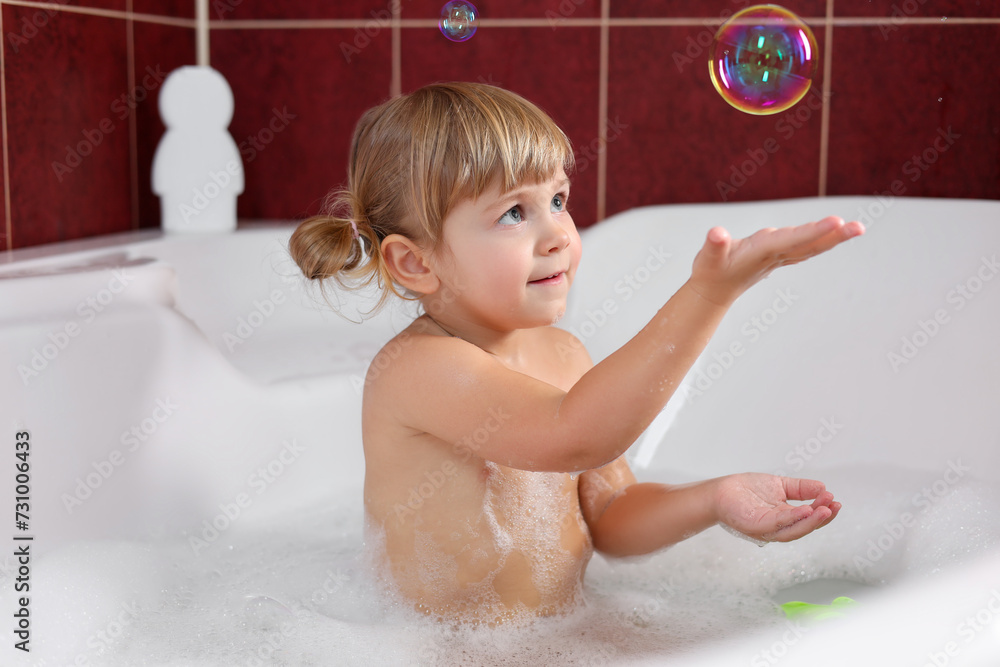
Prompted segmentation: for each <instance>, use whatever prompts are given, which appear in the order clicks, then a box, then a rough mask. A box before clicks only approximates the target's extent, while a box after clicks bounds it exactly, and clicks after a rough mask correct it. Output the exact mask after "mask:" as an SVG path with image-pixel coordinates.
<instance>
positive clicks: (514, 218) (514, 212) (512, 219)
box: [497, 206, 524, 225]
mask: <svg viewBox="0 0 1000 667" xmlns="http://www.w3.org/2000/svg"><path fill="white" fill-rule="evenodd" d="M523 220H524V218H522V217H521V209H519V208H518V207H516V206H515V207H513V208H512V209H510V210H509V211H507V212H506V213H504V214H503V215H501V216H500V219H499V220H497V222H498V223H499V224H501V225H516V224H517V223H519V222H522V221H523Z"/></svg>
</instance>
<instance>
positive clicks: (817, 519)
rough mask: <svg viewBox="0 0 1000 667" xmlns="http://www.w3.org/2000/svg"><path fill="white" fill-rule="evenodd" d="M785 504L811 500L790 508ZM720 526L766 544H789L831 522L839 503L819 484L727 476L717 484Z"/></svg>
mask: <svg viewBox="0 0 1000 667" xmlns="http://www.w3.org/2000/svg"><path fill="white" fill-rule="evenodd" d="M789 500H812V501H813V502H812V504H810V505H790V504H789V503H788V501H789ZM716 508H717V513H718V519H719V522H720V523H724V524H725V525H727V526H729V527H730V528H732V529H734V530H736V531H739V532H740V533H743V534H744V535H746V536H748V537H752V538H754V539H756V540H764V541H766V542H790V541H792V540H797V539H799V538H800V537H803V536H804V535H808V534H809V533H811V532H812V531H814V530H816V529H817V528H822V527H823V526H825V525H826V524H828V523H830V522H831V521H833V519H834V518H835V517H836V516H837V513H838V512H839V511H840V503H838V502H834V500H833V494H832V493H830V492H829V491H827V490H826V487H825V486H824V484H823V483H822V482H817V481H816V480H813V479H796V478H792V477H777V476H775V475H766V474H763V473H744V474H740V475H729V476H727V477H721V478H719V480H718V489H717V493H716Z"/></svg>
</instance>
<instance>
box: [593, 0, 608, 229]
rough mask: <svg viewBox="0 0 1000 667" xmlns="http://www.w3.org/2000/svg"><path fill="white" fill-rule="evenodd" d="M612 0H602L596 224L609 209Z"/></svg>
mask: <svg viewBox="0 0 1000 667" xmlns="http://www.w3.org/2000/svg"><path fill="white" fill-rule="evenodd" d="M610 15H611V0H601V28H600V30H601V53H600V56H599V59H600V64H599V65H598V67H599V68H600V70H599V72H598V83H597V140H598V143H599V144H600V147H601V151H600V153H598V154H597V217H596V219H595V220H594V224H597V223H598V222H600V221H601V220H603V219H604V213H605V211H606V210H607V194H608V189H607V184H608V177H607V175H608V151H607V150H606V149H607V145H608V142H607V139H608V137H607V133H608V129H607V128H608V37H609V35H608V31H609V25H608V18H609V17H610Z"/></svg>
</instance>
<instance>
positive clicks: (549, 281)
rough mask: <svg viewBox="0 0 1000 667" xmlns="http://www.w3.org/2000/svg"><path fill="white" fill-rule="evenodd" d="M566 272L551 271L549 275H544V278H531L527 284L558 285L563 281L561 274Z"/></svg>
mask: <svg viewBox="0 0 1000 667" xmlns="http://www.w3.org/2000/svg"><path fill="white" fill-rule="evenodd" d="M565 274H566V272H565V271H559V272H558V273H553V274H552V275H551V276H546V277H544V278H539V279H538V280H531V281H529V282H528V284H529V285H558V284H559V283H561V282H562V281H563V276H564V275H565Z"/></svg>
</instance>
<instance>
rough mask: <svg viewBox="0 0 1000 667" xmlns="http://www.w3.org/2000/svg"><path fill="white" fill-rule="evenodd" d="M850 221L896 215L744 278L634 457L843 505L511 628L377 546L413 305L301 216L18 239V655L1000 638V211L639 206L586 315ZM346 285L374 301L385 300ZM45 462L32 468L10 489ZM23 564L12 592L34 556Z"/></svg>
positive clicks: (655, 560) (594, 321) (204, 657)
mask: <svg viewBox="0 0 1000 667" xmlns="http://www.w3.org/2000/svg"><path fill="white" fill-rule="evenodd" d="M827 214H835V215H841V216H843V217H845V218H849V219H861V220H863V221H864V222H866V224H868V227H869V228H868V231H867V233H866V234H865V235H864V236H863V237H861V238H859V239H855V240H853V241H851V242H850V243H848V244H846V245H844V246H842V247H840V248H837V249H835V250H834V251H832V252H831V253H829V254H827V255H824V256H822V257H819V258H816V259H814V260H811V261H809V262H806V263H804V264H801V265H797V266H792V267H785V268H782V269H780V270H778V271H776V272H775V273H774V274H773V275H772V276H771V277H769V278H768V279H767V280H765V281H763V282H762V283H760V284H759V285H757V286H755V287H754V288H752V289H751V290H750V291H749V292H748V293H747V294H746V295H744V296H743V297H742V298H741V299H740V300H739V301H738V302H737V304H736V305H735V306H734V307H733V309H732V310H731V312H730V313H729V314H728V315H727V317H726V319H725V321H724V322H723V324H722V326H721V327H720V329H719V331H718V332H717V334H716V335H715V337H714V338H713V340H712V342H711V343H710V345H709V347H708V348H707V350H706V352H705V353H704V354H703V355H702V357H701V359H700V360H699V362H698V364H697V365H696V367H695V369H693V370H692V373H691V374H689V376H688V378H687V379H686V381H685V388H683V389H682V390H681V391H680V392H679V393H678V394H677V395H676V396H675V398H674V399H673V400H672V401H671V404H670V405H669V406H668V409H667V410H665V411H664V413H663V415H661V418H660V419H658V420H657V422H656V423H654V425H653V427H651V428H650V429H649V430H648V431H647V433H646V435H645V437H644V438H641V439H640V441H638V442H637V443H636V445H635V446H633V448H632V450H630V454H629V455H630V458H631V459H632V461H633V465H634V467H635V468H636V471H637V474H638V475H639V477H640V479H642V480H658V481H665V482H683V481H687V480H690V479H696V478H701V477H708V476H715V475H721V474H727V473H732V472H739V471H744V470H758V471H763V472H781V473H785V474H789V475H793V476H806V477H814V478H817V479H822V480H823V481H825V482H826V483H827V486H828V487H829V488H830V489H831V490H832V491H834V493H835V494H836V495H837V497H838V499H840V500H842V501H843V503H844V509H843V510H842V513H841V515H840V517H838V519H837V520H836V521H835V522H833V523H832V524H830V525H829V526H828V527H826V528H824V529H823V530H821V531H819V532H817V533H815V534H813V535H810V536H808V537H807V538H804V539H803V540H799V541H798V542H795V543H791V544H774V545H769V546H767V547H766V548H763V549H760V548H758V547H756V546H754V545H752V544H750V543H749V542H745V541H742V540H737V539H735V538H733V537H732V536H731V535H729V534H727V533H725V532H723V531H722V530H721V529H718V528H713V529H711V530H709V531H706V532H705V533H702V534H701V535H698V536H696V537H695V538H692V539H691V540H688V541H687V542H684V543H682V544H680V545H677V546H676V547H673V548H671V549H669V550H666V551H664V552H662V553H660V554H657V555H655V556H653V557H649V558H645V559H639V560H637V561H615V560H606V559H603V558H601V557H599V556H598V557H595V559H594V561H593V562H592V563H591V566H590V568H589V569H588V583H587V605H586V606H584V607H582V608H581V609H580V610H579V611H578V612H577V613H575V614H573V615H571V616H570V617H568V618H564V619H554V620H545V621H542V622H539V623H537V624H535V625H534V626H532V627H531V628H527V629H520V630H503V631H488V632H483V631H478V632H461V633H455V632H452V631H450V630H449V629H447V628H441V627H435V626H433V624H428V623H426V622H423V621H420V620H416V619H413V618H411V617H409V616H408V615H406V614H405V613H401V612H398V611H392V610H386V609H385V608H384V606H383V605H382V604H381V603H380V602H379V601H378V600H377V599H376V597H375V596H374V595H373V594H372V592H371V590H370V588H369V587H368V584H367V583H366V578H365V576H364V574H363V573H364V565H363V563H362V562H361V561H359V554H360V552H361V540H362V527H361V514H360V500H361V496H360V490H361V484H362V479H363V470H364V462H363V457H362V453H361V447H360V400H361V399H360V383H361V381H362V380H361V379H362V378H363V376H364V371H365V368H366V366H367V364H368V362H369V360H370V359H371V357H372V356H373V355H374V353H375V351H377V350H378V349H379V347H380V346H381V344H382V343H383V342H384V341H385V340H387V339H388V338H389V337H390V336H391V335H392V333H393V332H394V331H398V330H399V329H401V328H402V327H403V326H405V324H406V322H407V321H408V318H410V317H412V313H413V309H412V307H411V306H408V305H405V304H404V305H402V306H399V307H394V308H391V309H389V310H387V311H386V312H384V313H382V314H380V315H379V316H377V317H375V318H373V319H371V320H368V321H366V322H365V323H364V324H362V325H357V324H354V323H352V322H349V321H347V320H346V319H344V318H341V317H339V316H337V315H335V314H333V313H331V312H329V309H328V308H327V307H326V306H325V304H323V303H322V301H320V300H318V299H317V298H316V295H315V294H314V293H312V292H309V291H307V290H305V289H303V288H302V286H301V281H300V280H299V279H298V278H297V277H296V276H295V273H294V267H293V266H292V265H291V264H290V262H289V260H288V258H287V254H286V252H285V244H286V243H287V238H288V236H289V234H290V233H291V230H292V227H291V226H283V227H275V226H259V227H258V226H250V227H248V228H245V229H241V231H239V232H237V233H236V234H229V235H224V234H220V235H206V236H197V237H195V236H190V237H185V236H163V235H161V234H158V233H151V232H143V233H139V234H133V235H120V236H117V237H114V238H111V239H103V240H98V241H91V242H83V243H75V244H62V245H60V246H54V247H43V248H36V249H30V250H26V251H20V252H15V253H8V255H7V257H6V258H5V261H4V262H3V264H2V265H0V304H2V307H0V320H2V327H0V339H2V341H3V347H2V349H3V354H4V356H5V357H6V358H7V360H8V364H7V367H8V369H9V370H8V372H7V373H5V374H4V375H3V379H2V380H0V397H2V399H3V404H4V406H5V413H6V414H7V415H9V417H8V419H7V420H6V423H7V426H8V434H9V436H10V437H13V432H14V431H15V430H21V429H28V430H29V431H30V432H31V438H32V441H33V449H32V474H33V478H32V532H33V533H34V534H35V536H36V539H35V542H34V543H33V549H34V552H33V554H34V561H33V569H32V577H33V591H35V597H33V601H32V605H33V608H32V609H33V613H34V626H33V627H34V631H33V642H34V646H35V649H36V650H35V651H33V653H32V654H31V655H30V656H26V655H24V654H22V653H21V652H19V651H17V652H15V651H11V650H10V645H11V643H12V641H13V640H11V641H10V642H7V644H5V646H4V647H3V651H4V655H5V656H7V655H9V656H10V663H9V664H16V665H31V664H38V665H41V664H43V663H42V662H41V661H42V660H45V661H46V663H45V664H71V663H73V662H74V661H75V660H82V661H83V662H82V664H111V665H119V664H121V665H131V664H156V665H159V664H205V665H214V664H267V665H270V664H287V665H311V664H449V663H454V664H462V663H463V661H464V662H466V663H467V664H488V663H490V662H493V661H496V662H499V660H500V658H499V656H505V659H507V660H508V661H510V663H511V664H541V662H544V663H545V664H633V663H635V664H646V663H648V664H662V662H663V660H664V659H665V658H669V657H675V658H676V657H680V656H683V659H684V664H692V665H702V664H704V665H714V664H719V665H722V664H726V665H731V664H751V665H755V664H778V663H779V662H783V663H784V664H847V663H848V662H849V663H851V664H924V663H925V662H928V661H932V660H933V659H938V658H939V657H940V656H944V657H945V658H947V660H948V663H947V664H998V663H1000V622H998V621H1000V522H998V521H997V519H996V512H997V510H998V509H1000V492H998V487H997V483H998V482H1000V446H998V445H1000V419H998V417H997V415H998V410H997V408H998V405H1000V382H998V378H1000V350H998V348H997V346H996V334H997V331H998V330H1000V326H998V325H1000V280H996V281H994V280H993V278H994V277H996V273H997V271H998V270H1000V269H998V268H997V254H998V252H1000V203H998V202H985V201H974V200H933V199H902V198H897V199H893V200H884V199H879V198H854V197H852V198H825V199H800V200H786V201H776V202H757V203H752V204H729V205H688V206H664V207H650V208H643V209H637V210H634V211H629V212H626V213H623V214H620V215H618V216H615V217H613V218H611V219H609V220H607V221H605V222H603V223H601V224H600V225H597V226H596V227H594V228H591V229H588V230H585V232H584V233H583V240H584V261H583V263H582V264H581V268H580V272H579V274H578V277H577V281H576V284H575V285H574V287H573V291H572V296H571V301H570V306H569V311H568V313H567V316H566V317H565V318H564V320H563V321H562V322H561V323H560V326H564V327H566V328H569V329H570V330H572V331H573V332H574V333H576V334H577V336H578V337H579V338H581V339H582V340H583V341H584V343H585V344H586V346H587V348H588V349H589V350H590V352H591V355H592V356H593V357H594V359H595V361H598V360H600V359H602V358H603V357H604V356H606V355H607V354H609V353H610V352H611V351H613V350H614V349H615V348H616V347H617V346H619V345H621V344H622V343H623V342H625V341H626V340H627V339H628V337H629V336H631V335H632V334H634V332H635V331H637V330H638V329H639V328H640V327H641V326H642V325H644V324H645V323H646V322H647V321H648V320H649V318H650V317H651V316H652V315H653V313H654V312H655V311H656V309H657V308H658V307H659V306H660V305H662V303H663V302H664V301H665V300H666V299H667V298H669V296H670V295H671V294H672V293H673V292H674V291H675V290H676V289H677V287H678V286H679V285H680V284H681V283H682V282H683V281H684V280H685V279H686V277H687V276H688V275H689V271H690V266H691V260H692V259H693V257H694V254H695V253H696V252H697V249H698V248H699V247H700V245H701V242H702V239H703V238H704V235H705V233H706V231H707V230H708V229H709V228H710V227H712V226H714V225H717V224H721V225H724V226H726V227H727V229H729V230H730V232H731V233H732V234H733V235H734V236H743V235H746V234H749V233H751V232H753V231H755V230H756V229H758V228H760V227H765V226H782V225H786V224H797V223H800V222H804V221H808V220H813V219H818V218H819V217H822V216H824V215H827ZM341 298H343V299H344V301H345V303H346V304H347V305H346V310H347V311H348V312H349V314H350V315H351V316H356V315H357V313H358V310H359V309H364V308H365V307H366V304H368V303H370V302H366V301H364V300H363V299H359V298H357V297H354V296H350V295H343V296H342V297H341ZM8 409H9V411H8ZM8 469H9V468H8V466H6V464H5V467H4V470H5V471H6V470H8ZM12 482H13V473H12V472H10V473H8V472H5V473H4V475H3V480H2V484H0V488H3V493H4V494H5V496H4V497H8V498H9V497H12V496H13V483H12ZM213 530H214V532H213ZM8 551H9V550H8ZM0 564H2V566H3V567H2V572H0V591H2V592H3V597H2V604H3V609H4V610H5V612H6V610H8V609H11V608H13V599H12V598H13V592H12V586H13V582H14V577H15V575H16V564H15V563H14V562H13V559H12V557H11V556H10V555H8V556H7V558H6V560H3V559H0ZM803 584H805V585H806V588H798V589H796V588H794V587H795V586H797V585H803ZM810 587H811V588H810ZM787 589H791V590H793V591H794V594H795V595H802V596H810V595H812V596H817V599H814V600H809V601H814V602H823V601H825V602H829V599H820V598H825V597H827V596H829V595H830V594H831V592H834V591H840V593H837V594H849V595H853V596H854V597H855V598H856V599H858V600H859V603H860V606H859V607H857V608H855V609H853V610H852V611H851V613H850V614H849V615H848V616H847V617H845V618H844V619H840V620H836V621H828V622H826V623H824V624H818V625H815V626H810V625H800V624H790V623H789V622H787V621H785V620H783V617H782V616H781V614H780V612H779V611H778V610H777V608H776V607H775V602H774V600H775V599H776V598H780V597H781V596H782V595H786V596H787V595H789V594H790V593H783V592H782V591H785V590H787ZM994 600H995V601H994ZM969 618H971V619H973V620H972V621H971V622H969V621H968V619H969ZM806 660H808V661H809V662H808V663H807V662H804V661H806ZM4 664H8V660H7V659H5V660H4ZM930 664H934V663H933V662H931V663H930Z"/></svg>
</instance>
